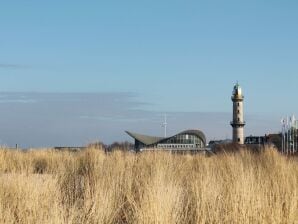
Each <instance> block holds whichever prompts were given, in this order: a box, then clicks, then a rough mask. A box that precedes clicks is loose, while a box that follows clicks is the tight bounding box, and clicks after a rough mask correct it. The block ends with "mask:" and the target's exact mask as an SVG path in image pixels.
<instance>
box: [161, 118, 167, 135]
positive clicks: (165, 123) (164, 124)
mask: <svg viewBox="0 0 298 224" xmlns="http://www.w3.org/2000/svg"><path fill="white" fill-rule="evenodd" d="M164 116H165V120H164V123H163V124H162V127H164V129H165V138H166V137H167V126H168V123H167V114H165V115H164Z"/></svg>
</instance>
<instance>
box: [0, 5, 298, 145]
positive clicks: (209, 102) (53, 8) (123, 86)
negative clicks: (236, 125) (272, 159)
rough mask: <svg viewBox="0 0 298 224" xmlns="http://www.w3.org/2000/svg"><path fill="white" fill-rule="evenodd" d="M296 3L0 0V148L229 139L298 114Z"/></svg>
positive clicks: (270, 129)
mask: <svg viewBox="0 0 298 224" xmlns="http://www.w3.org/2000/svg"><path fill="white" fill-rule="evenodd" d="M297 22H298V2H297V1H294V0H284V1H277V0H270V1H268V0H267V1H265V0H258V1H254V0H252V1H230V0H227V1H220V0H218V1H215V0H210V1H185V0H184V1H175V0H171V1H168V0H164V1H156V0H151V1H129V0H128V1H114V0H110V1H84V2H83V1H74V0H73V1H58V0H52V1H42V2H41V1H34V0H28V1H17V0H16V1H2V2H1V3H0V111H1V112H0V114H1V116H0V144H2V145H8V146H10V145H14V144H16V143H18V144H20V145H21V146H24V147H47V146H61V145H84V144H87V143H89V142H91V141H97V140H101V141H104V142H106V143H111V142H113V141H124V140H130V141H132V139H131V138H130V137H129V136H127V135H126V134H125V133H124V131H125V130H130V131H136V132H141V133H144V134H150V135H162V134H163V130H162V127H161V125H160V124H161V123H162V122H163V114H164V113H167V114H168V123H169V125H168V129H169V130H168V132H169V134H175V133H177V132H179V131H181V130H184V129H194V128H196V129H201V130H202V131H204V133H205V134H206V136H207V138H208V139H209V140H210V139H223V138H231V133H232V130H231V127H230V126H229V121H230V120H231V117H232V115H231V113H232V102H231V98H230V97H231V93H232V89H233V85H234V84H235V82H236V81H239V83H240V84H241V86H242V88H243V91H244V94H245V119H246V121H247V126H246V131H245V133H246V135H250V134H253V135H263V134H265V133H274V132H278V131H279V129H280V120H281V117H283V116H286V115H291V114H297V115H298V104H297V103H296V99H297V97H298V92H297V88H296V86H297V83H298V65H297V61H298V29H297Z"/></svg>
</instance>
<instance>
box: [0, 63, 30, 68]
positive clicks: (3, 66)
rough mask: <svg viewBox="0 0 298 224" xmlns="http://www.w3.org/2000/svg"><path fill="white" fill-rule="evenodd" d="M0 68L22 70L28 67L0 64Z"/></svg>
mask: <svg viewBox="0 0 298 224" xmlns="http://www.w3.org/2000/svg"><path fill="white" fill-rule="evenodd" d="M0 68H8V69H23V68H28V66H26V65H21V64H5V63H0Z"/></svg>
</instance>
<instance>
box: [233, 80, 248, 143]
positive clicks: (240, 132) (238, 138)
mask: <svg viewBox="0 0 298 224" xmlns="http://www.w3.org/2000/svg"><path fill="white" fill-rule="evenodd" d="M232 101H233V121H232V122H231V126H232V127H233V142H234V143H237V144H241V145H242V144H244V126H245V121H244V113H243V101H244V96H243V93H242V89H241V87H240V85H239V84H238V82H237V84H236V85H235V86H234V90H233V93H232Z"/></svg>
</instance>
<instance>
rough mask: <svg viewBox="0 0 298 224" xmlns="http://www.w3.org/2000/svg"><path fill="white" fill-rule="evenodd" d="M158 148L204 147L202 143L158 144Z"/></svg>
mask: <svg viewBox="0 0 298 224" xmlns="http://www.w3.org/2000/svg"><path fill="white" fill-rule="evenodd" d="M157 148H165V149H193V148H202V146H201V145H195V144H158V145H157Z"/></svg>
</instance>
